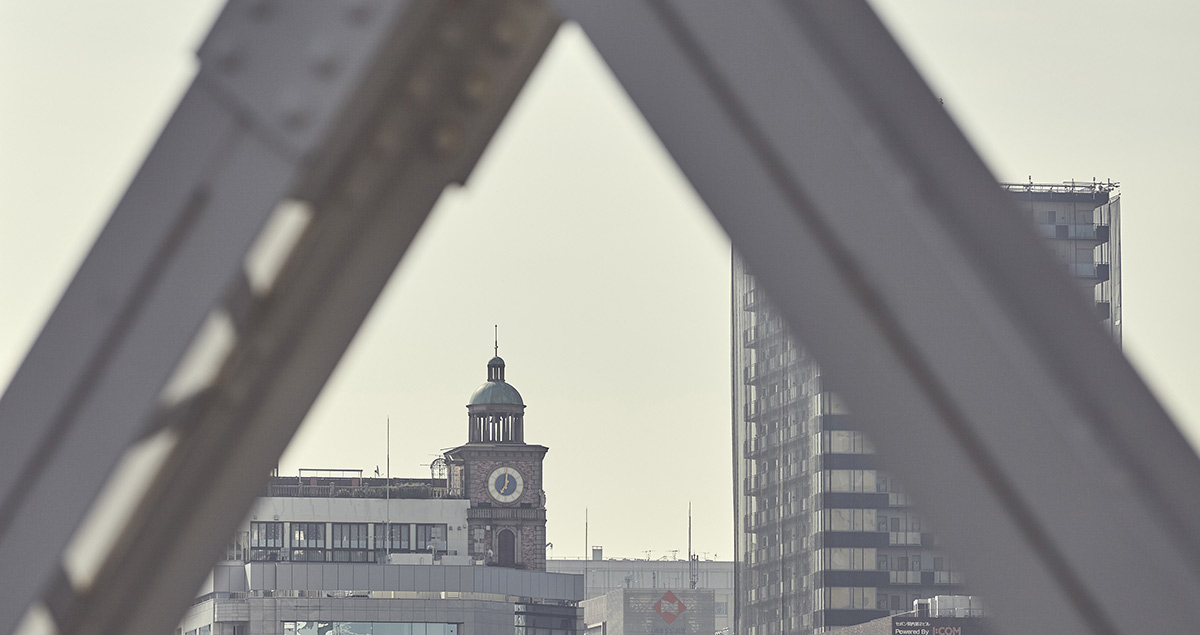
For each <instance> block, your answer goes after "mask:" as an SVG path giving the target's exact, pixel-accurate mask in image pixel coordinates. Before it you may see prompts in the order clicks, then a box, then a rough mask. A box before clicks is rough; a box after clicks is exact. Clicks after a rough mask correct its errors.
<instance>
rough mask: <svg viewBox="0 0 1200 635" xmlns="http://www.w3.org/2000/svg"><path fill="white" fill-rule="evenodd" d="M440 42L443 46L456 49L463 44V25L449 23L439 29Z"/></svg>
mask: <svg viewBox="0 0 1200 635" xmlns="http://www.w3.org/2000/svg"><path fill="white" fill-rule="evenodd" d="M437 36H438V41H439V42H441V43H442V44H444V45H446V46H449V47H451V48H455V47H458V46H461V45H462V43H463V37H464V35H463V25H462V24H459V23H457V22H449V23H446V24H443V25H441V26H440V27H438V31H437Z"/></svg>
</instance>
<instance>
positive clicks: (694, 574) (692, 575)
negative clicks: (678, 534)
mask: <svg viewBox="0 0 1200 635" xmlns="http://www.w3.org/2000/svg"><path fill="white" fill-rule="evenodd" d="M699 566H700V562H699V558H697V556H696V554H694V553H692V503H691V501H688V581H689V582H690V583H691V585H692V588H693V589H694V588H696V579H697V578H699V577H700V575H699V574H700V572H699V571H698V568H699Z"/></svg>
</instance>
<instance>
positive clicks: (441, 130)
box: [433, 124, 465, 156]
mask: <svg viewBox="0 0 1200 635" xmlns="http://www.w3.org/2000/svg"><path fill="white" fill-rule="evenodd" d="M464 136H465V135H464V134H463V129H462V127H461V126H458V125H456V124H442V125H440V126H438V127H437V128H436V129H434V131H433V149H434V150H435V151H436V152H437V153H438V154H439V155H441V156H450V155H453V154H455V153H457V152H458V151H459V150H460V149H462V146H463V142H464V141H465V139H464Z"/></svg>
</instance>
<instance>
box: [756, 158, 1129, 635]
mask: <svg viewBox="0 0 1200 635" xmlns="http://www.w3.org/2000/svg"><path fill="white" fill-rule="evenodd" d="M1004 187H1005V189H1007V190H1008V191H1010V192H1011V193H1012V194H1013V195H1014V197H1015V198H1016V199H1017V201H1018V205H1019V208H1020V209H1022V210H1024V211H1025V212H1027V213H1028V214H1029V215H1030V217H1031V218H1032V220H1033V221H1034V223H1035V225H1036V227H1037V229H1038V231H1039V232H1040V233H1041V235H1043V236H1044V237H1045V238H1047V240H1048V243H1049V244H1050V246H1051V248H1052V249H1053V250H1054V251H1055V253H1056V254H1057V255H1058V257H1059V259H1060V261H1062V263H1063V264H1064V265H1065V266H1066V268H1067V270H1068V271H1069V272H1070V273H1071V274H1072V275H1073V276H1075V277H1076V278H1077V279H1078V280H1079V284H1080V286H1081V288H1082V291H1083V293H1084V295H1085V297H1086V298H1087V299H1088V300H1089V301H1092V302H1094V303H1095V305H1096V307H1097V311H1098V313H1099V316H1100V319H1101V321H1102V323H1103V324H1104V326H1105V327H1106V328H1107V329H1108V330H1109V332H1110V333H1111V334H1112V336H1113V338H1114V339H1115V340H1116V341H1117V342H1118V343H1119V342H1120V340H1121V283H1120V264H1121V260H1120V229H1119V228H1120V199H1119V196H1118V194H1117V192H1116V191H1115V188H1116V184H1114V183H1095V182H1093V183H1086V184H1076V183H1070V184H1063V185H1043V184H1034V183H1032V182H1030V183H1027V184H1011V185H1005V186H1004ZM732 279H733V289H732V296H733V302H732V340H733V341H732V349H733V350H732V359H733V368H732V371H733V376H732V384H733V442H734V448H733V464H734V486H735V492H734V523H735V530H734V541H735V544H734V551H735V565H734V566H735V569H734V571H735V573H734V578H735V579H734V586H735V598H736V599H735V603H734V621H735V624H736V627H735V628H736V632H737V633H739V635H769V634H774V633H820V632H824V631H826V630H829V629H831V628H834V627H838V626H847V625H852V624H858V623H862V622H866V621H869V620H873V619H878V618H881V617H886V616H888V615H889V614H894V613H898V612H902V611H907V610H910V609H911V607H912V606H913V601H914V600H917V599H921V598H929V597H933V596H936V595H953V594H958V593H961V592H962V591H963V584H964V580H963V578H962V575H961V574H960V573H959V572H958V571H956V570H955V567H954V562H953V560H952V558H951V557H950V556H949V555H947V554H946V553H944V552H943V551H941V550H940V549H939V548H938V547H937V540H936V537H935V535H934V534H933V533H932V532H931V531H930V528H929V526H928V524H927V523H925V522H924V521H923V519H922V517H921V515H920V513H919V511H918V510H917V509H916V508H914V507H913V506H912V504H911V501H910V499H909V497H908V495H907V494H905V493H904V491H903V488H902V487H901V486H900V484H898V483H897V482H896V481H895V480H894V479H892V478H891V477H890V476H889V475H887V474H886V473H885V472H882V471H880V470H879V469H878V466H877V462H876V460H875V457H874V456H873V454H874V449H873V448H872V446H871V442H870V439H868V438H867V437H866V436H865V435H864V434H863V433H862V432H860V431H858V430H857V429H856V428H857V426H856V424H855V422H854V421H853V419H852V418H851V416H850V414H849V410H848V409H847V407H846V405H845V404H844V403H842V401H841V399H840V398H839V397H838V396H837V394H835V393H834V392H832V391H831V390H830V387H829V386H827V385H825V381H824V377H823V376H822V372H821V368H820V366H819V365H818V364H817V362H816V360H814V359H813V358H812V357H811V356H810V355H809V353H808V352H807V351H806V350H805V348H804V347H803V346H801V345H800V344H799V343H797V342H796V340H795V339H794V338H793V337H792V336H791V334H790V333H789V332H788V331H787V328H786V327H785V325H784V324H783V321H782V318H781V317H780V315H779V313H778V312H777V311H776V310H775V309H774V308H773V307H772V305H771V303H770V301H769V300H768V298H766V297H765V296H764V295H763V293H762V290H761V289H759V288H758V287H757V285H756V282H755V278H754V276H753V275H751V273H750V272H748V271H747V270H746V268H745V265H744V263H743V262H742V260H741V258H739V257H737V256H736V255H735V256H734V258H733V276H732Z"/></svg>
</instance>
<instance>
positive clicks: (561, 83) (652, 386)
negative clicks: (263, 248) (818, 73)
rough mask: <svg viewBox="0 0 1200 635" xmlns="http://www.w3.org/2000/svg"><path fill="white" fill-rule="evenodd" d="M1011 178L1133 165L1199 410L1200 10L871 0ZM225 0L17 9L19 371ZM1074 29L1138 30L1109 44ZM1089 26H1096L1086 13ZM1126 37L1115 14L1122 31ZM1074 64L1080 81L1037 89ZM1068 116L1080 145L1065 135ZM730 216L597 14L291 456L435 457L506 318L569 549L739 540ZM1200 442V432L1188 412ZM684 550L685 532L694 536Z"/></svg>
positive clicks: (1146, 300) (1132, 283)
mask: <svg viewBox="0 0 1200 635" xmlns="http://www.w3.org/2000/svg"><path fill="white" fill-rule="evenodd" d="M874 5H875V6H876V8H877V10H879V11H881V13H882V15H883V17H884V19H885V22H887V23H888V24H889V26H890V27H891V28H893V29H894V30H896V32H897V37H898V38H899V39H900V41H901V44H902V45H903V46H904V47H905V48H906V49H907V50H908V51H909V52H910V55H913V56H914V58H915V62H916V63H917V65H918V67H919V68H921V69H922V72H923V73H924V74H925V76H926V78H927V80H929V81H931V83H932V84H933V86H934V90H935V91H936V92H937V93H938V94H939V95H941V96H943V98H944V100H945V103H946V107H947V109H948V110H949V111H950V113H951V114H952V115H953V116H954V117H955V118H956V120H957V121H958V122H959V123H960V125H961V126H963V128H964V130H965V131H966V132H967V134H968V136H969V137H970V138H971V139H972V140H973V141H974V142H975V143H976V144H977V146H978V148H979V149H980V151H981V153H983V154H984V157H985V159H986V160H987V161H988V162H989V164H990V165H991V166H992V169H993V171H994V172H995V173H996V175H997V177H998V178H1000V179H1002V180H1007V181H1024V180H1026V179H1027V178H1028V177H1029V176H1032V178H1033V179H1034V180H1035V181H1050V182H1053V181H1059V180H1064V179H1071V178H1076V179H1079V180H1091V178H1092V177H1093V176H1094V177H1097V178H1100V179H1101V180H1103V179H1108V178H1111V179H1113V180H1118V181H1120V182H1121V184H1122V187H1121V192H1122V199H1123V201H1124V206H1125V207H1124V209H1125V218H1124V219H1123V220H1124V223H1125V224H1124V227H1123V231H1124V233H1123V240H1124V247H1123V248H1124V249H1125V255H1126V259H1127V263H1128V266H1127V268H1126V269H1125V271H1124V276H1125V282H1126V286H1125V350H1126V352H1127V354H1129V355H1130V356H1131V357H1132V359H1133V361H1134V363H1135V365H1136V366H1138V367H1139V368H1140V369H1141V370H1142V372H1143V373H1144V374H1145V375H1146V377H1147V380H1148V382H1149V383H1150V384H1151V386H1152V387H1153V388H1154V389H1155V390H1156V391H1157V392H1158V394H1159V395H1160V396H1161V397H1162V398H1163V399H1164V400H1165V402H1166V406H1167V407H1168V409H1169V410H1170V411H1172V412H1173V413H1174V414H1175V415H1176V416H1177V417H1178V418H1179V420H1181V421H1186V422H1189V423H1192V424H1195V423H1197V422H1200V395H1196V394H1194V393H1195V392H1196V391H1194V390H1192V389H1191V386H1192V384H1193V383H1194V380H1195V377H1196V376H1197V372H1196V371H1197V364H1198V363H1200V362H1198V361H1197V360H1200V332H1198V331H1197V330H1196V329H1194V328H1190V325H1189V322H1190V320H1189V318H1190V316H1192V315H1195V314H1196V312H1197V308H1198V307H1197V306H1196V304H1197V303H1198V302H1200V298H1197V297H1195V296H1194V295H1191V294H1187V293H1180V292H1179V290H1180V289H1181V288H1184V289H1185V288H1187V286H1186V285H1188V284H1189V283H1190V277H1189V274H1190V272H1191V270H1192V268H1193V267H1192V265H1191V263H1190V261H1189V260H1188V259H1187V256H1186V254H1190V252H1191V241H1190V238H1191V236H1190V235H1189V234H1190V232H1188V231H1186V230H1185V229H1184V228H1188V227H1190V226H1191V224H1192V223H1191V217H1190V215H1188V211H1189V210H1190V207H1191V201H1190V200H1189V197H1188V194H1190V192H1189V190H1190V188H1189V187H1188V186H1186V185H1185V184H1187V183H1188V182H1189V180H1188V179H1189V178H1190V177H1191V176H1192V175H1193V174H1194V173H1196V172H1197V169H1196V168H1197V166H1196V163H1197V159H1196V157H1195V152H1194V148H1195V147H1197V145H1198V142H1200V124H1198V123H1197V122H1196V121H1195V119H1194V117H1193V116H1192V115H1193V113H1195V112H1196V111H1197V108H1198V106H1200V93H1198V92H1197V90H1198V89H1197V88H1196V87H1195V86H1192V85H1191V84H1190V83H1189V82H1186V81H1181V80H1180V78H1186V77H1190V76H1192V75H1193V74H1194V71H1195V70H1197V69H1195V68H1194V67H1195V66H1196V65H1198V64H1200V51H1198V50H1197V48H1200V44H1196V43H1195V42H1194V38H1192V37H1191V36H1190V34H1189V33H1188V32H1187V31H1186V29H1187V25H1190V24H1194V23H1195V20H1196V18H1197V17H1200V16H1197V13H1198V12H1200V9H1197V8H1195V7H1191V6H1176V5H1174V4H1169V3H1165V2H1164V3H1149V4H1141V5H1138V6H1137V7H1127V6H1125V5H1120V4H1116V3H1113V4H1112V6H1110V7H1107V8H1106V7H1105V6H1100V7H1096V6H1094V5H1092V6H1091V7H1090V9H1089V11H1087V12H1086V13H1085V14H1081V13H1080V12H1078V10H1077V8H1076V7H1075V6H1073V5H1068V4H1066V3H1036V4H1035V3H1031V2H1029V3H1018V4H1015V5H1013V4H1009V5H1005V6H1003V7H980V6H960V5H958V4H955V3H951V2H948V1H943V0H938V1H933V0H928V1H922V2H912V1H909V2H897V1H895V0H886V1H884V0H881V1H880V2H876V3H874ZM217 7H218V4H217V3H214V2H204V3H185V4H184V5H179V6H176V5H170V6H160V5H157V4H155V3H149V2H144V3H136V2H129V3H125V4H121V5H114V6H107V5H106V6H98V7H79V6H75V5H67V4H66V3H62V4H61V5H60V4H59V3H55V2H48V3H39V4H37V5H28V6H15V5H8V6H4V7H0V47H4V48H3V49H2V53H3V54H2V55H0V60H2V61H0V78H2V79H4V80H5V82H6V85H7V86H9V87H10V90H11V92H10V93H8V94H9V95H10V97H9V98H8V99H6V100H4V101H3V102H0V109H2V110H0V174H3V175H4V180H3V182H4V186H3V187H2V188H0V293H3V295H4V297H6V298H8V305H9V306H8V310H6V311H5V312H4V313H3V317H2V318H0V319H2V320H3V322H2V323H0V324H2V325H3V328H2V329H0V379H2V380H3V383H4V384H7V381H8V379H9V378H10V377H11V375H12V373H13V372H14V371H15V369H16V367H17V365H18V364H19V363H20V360H21V357H22V356H23V355H24V353H25V351H26V350H27V348H28V346H29V344H30V342H31V341H32V339H33V338H34V337H35V336H36V334H37V332H38V329H39V328H40V325H41V323H42V321H43V320H44V319H45V317H46V315H48V313H49V311H50V310H51V309H52V307H53V306H54V303H55V302H56V301H57V298H58V296H59V294H60V293H61V291H62V289H63V288H64V286H65V285H66V283H67V281H68V280H69V279H70V276H71V275H72V274H73V272H74V269H75V267H76V266H77V265H78V263H79V261H80V260H81V259H82V257H83V254H84V253H85V251H86V249H87V247H88V245H90V242H91V240H92V239H93V238H94V235H95V233H96V232H97V231H98V230H99V228H100V227H101V226H102V223H103V221H104V219H105V218H106V217H107V214H108V213H109V212H110V211H111V209H112V207H113V206H114V204H115V202H116V199H117V197H118V196H119V195H120V193H121V192H122V191H123V190H124V187H125V184H126V183H127V181H128V179H129V177H130V175H131V174H132V171H133V170H135V169H136V168H137V166H138V165H139V164H140V163H141V160H142V158H143V157H144V155H145V151H146V148H147V147H148V144H150V143H152V142H153V140H154V138H155V137H156V136H157V134H158V130H159V129H160V127H161V123H162V121H163V120H164V118H165V117H166V116H168V115H169V113H170V112H171V111H172V109H173V107H174V104H175V102H176V100H177V99H178V95H179V93H180V92H181V91H182V89H183V88H184V87H185V86H186V85H187V83H188V82H189V81H190V78H191V73H192V72H193V71H194V65H195V61H194V56H193V54H192V51H193V50H194V49H195V48H196V47H197V46H198V44H199V42H200V40H201V38H202V37H203V35H204V34H205V33H206V32H207V29H208V25H209V24H210V23H211V20H212V18H213V17H214V16H215V11H216V8H217ZM1064 21H1070V22H1073V23H1075V24H1076V25H1077V26H1079V27H1080V28H1078V29H1074V30H1073V32H1075V33H1080V34H1088V36H1089V37H1091V38H1094V37H1096V35H1097V34H1100V35H1101V36H1103V34H1104V33H1108V32H1111V33H1114V34H1115V33H1116V32H1118V31H1119V32H1120V34H1121V37H1120V39H1116V38H1111V39H1110V40H1109V41H1107V45H1106V46H1095V45H1094V42H1095V40H1094V39H1093V40H1090V41H1087V42H1084V41H1077V40H1073V39H1071V38H1072V37H1074V35H1072V34H1067V35H1065V36H1064V34H1063V33H1062V32H1061V31H1058V30H1057V29H1056V28H1055V25H1056V24H1058V23H1061V22H1064ZM1081 37H1082V36H1081ZM1102 39H1103V38H1102ZM1046 82H1059V83H1061V84H1062V88H1063V89H1062V90H1058V91H1056V93H1058V94H1061V95H1064V97H1062V99H1061V100H1056V101H1054V102H1048V101H1045V100H1032V99H1029V98H1026V97H1024V95H1028V94H1032V93H1034V92H1038V91H1039V90H1040V88H1039V87H1040V86H1042V85H1044V84H1045V83H1046ZM1050 138H1054V139H1056V140H1059V141H1060V142H1058V143H1053V144H1048V143H1046V140H1047V139H1050ZM729 258H730V251H729V245H728V242H727V240H726V239H725V237H724V235H723V233H722V232H721V231H720V230H719V228H717V227H716V225H715V223H714V222H713V221H712V220H711V218H710V217H709V216H708V215H707V214H706V213H705V211H704V209H703V205H702V204H701V203H700V201H699V200H698V199H697V198H696V196H695V194H694V192H693V191H692V190H691V188H690V186H689V185H688V184H687V183H686V182H685V181H684V180H683V179H682V178H681V177H680V175H679V173H678V171H677V170H676V169H675V168H674V167H673V165H672V164H671V161H670V159H669V157H667V156H666V154H665V153H664V152H663V151H662V149H661V147H660V146H659V145H658V144H657V141H656V140H654V139H653V136H652V135H651V134H650V132H649V131H648V129H647V128H646V126H645V124H644V122H643V121H642V120H641V119H640V117H639V116H638V115H637V113H636V111H635V110H634V109H633V108H632V106H631V105H630V104H629V103H628V100H627V99H626V98H625V97H624V95H623V94H622V93H621V91H620V90H619V88H618V87H617V85H616V83H615V81H614V80H613V78H612V77H611V75H610V74H609V73H608V72H607V71H606V69H604V67H603V63H602V62H601V61H600V60H599V58H598V57H597V56H596V54H595V53H594V51H592V50H591V49H590V47H589V46H588V45H587V43H586V39H585V38H584V37H583V36H582V34H581V33H580V32H579V30H578V29H576V28H574V27H570V26H568V27H566V28H564V30H563V31H562V33H560V36H559V38H558V39H557V40H556V41H555V43H554V44H553V45H552V46H551V49H550V51H549V52H548V54H547V57H546V59H545V60H544V61H543V64H542V66H541V67H540V68H539V69H538V71H537V72H536V73H535V75H534V77H533V78H532V80H531V81H530V84H529V86H528V87H527V90H526V91H525V93H524V94H523V95H522V97H521V99H520V100H519V101H518V103H517V105H516V107H515V108H514V110H513V112H512V113H511V115H510V117H509V120H508V121H506V123H505V125H504V126H503V127H502V129H501V131H500V133H499V134H498V135H497V138H496V139H495V142H494V143H493V145H492V147H491V148H489V150H488V152H487V153H486V154H485V156H484V157H483V159H482V161H481V163H480V165H479V166H478V168H477V170H476V172H475V174H474V175H473V176H472V178H471V180H470V181H469V182H468V184H467V186H466V187H465V188H462V189H459V190H456V191H451V192H447V194H446V196H444V197H443V200H442V201H441V202H440V203H439V205H438V207H437V208H436V209H435V211H434V214H433V216H432V217H431V219H430V221H429V223H428V224H427V226H426V227H425V228H424V229H423V230H422V233H421V234H420V235H419V236H418V239H417V241H416V243H415V244H414V245H413V247H412V248H411V250H410V253H409V254H408V256H406V259H405V261H404V263H402V265H401V267H400V269H399V270H398V272H397V274H396V275H395V276H394V278H393V281H392V283H391V284H390V286H389V287H388V289H387V290H386V291H385V293H384V295H383V296H382V297H381V299H380V302H379V303H378V305H377V307H376V310H375V311H374V312H373V313H372V315H371V316H370V317H369V318H368V321H367V323H366V324H365V325H364V327H363V330H362V332H360V334H359V337H358V338H357V339H356V340H355V342H354V344H353V345H352V347H351V349H350V350H349V351H348V353H347V355H346V357H345V359H344V360H343V363H342V364H341V366H340V367H339V369H338V371H337V372H336V373H335V375H334V377H333V378H332V380H331V381H330V384H329V386H327V388H326V390H325V392H324V393H323V395H322V396H321V398H320V399H319V400H318V402H317V404H316V405H315V407H314V409H313V411H312V412H311V413H310V416H309V417H308V420H307V422H306V423H305V426H304V428H303V429H302V431H301V433H300V435H299V436H298V437H297V439H296V441H295V443H294V444H293V446H292V447H291V448H290V449H289V451H288V452H287V454H285V456H284V457H283V459H282V461H281V463H280V470H281V473H284V474H294V473H295V472H296V471H297V470H298V469H299V468H301V467H306V468H315V467H328V468H355V469H362V470H363V471H364V472H367V473H371V472H373V470H374V468H375V466H377V465H378V466H379V467H380V468H381V469H382V468H383V466H384V463H385V461H386V457H387V453H386V451H385V448H384V439H385V436H386V425H387V421H388V419H389V418H390V419H391V422H392V426H393V428H392V448H391V456H392V473H393V475H395V476H405V475H411V476H420V475H422V474H424V473H426V472H425V470H427V469H428V468H427V467H425V466H426V465H427V464H428V463H429V462H430V461H431V460H432V459H433V458H435V457H436V456H438V455H439V454H440V452H441V450H442V449H444V448H448V447H452V446H455V445H459V444H461V443H463V442H464V441H465V440H466V433H467V428H466V408H465V405H466V403H467V399H468V397H469V396H470V394H471V391H473V390H474V389H475V388H476V387H477V386H478V385H479V384H481V383H482V382H483V381H484V380H485V378H486V374H485V364H486V363H487V360H488V359H489V358H490V357H491V356H492V353H493V350H492V346H493V325H494V324H499V328H500V334H499V345H500V351H499V352H500V355H501V357H503V358H504V359H505V361H506V362H507V364H508V380H509V381H510V383H512V384H513V385H514V386H515V387H516V388H517V389H518V390H520V391H521V394H522V396H523V397H524V398H525V401H526V403H527V404H528V406H529V408H528V410H527V417H526V438H527V440H528V441H529V442H530V443H538V444H542V445H546V446H549V448H550V452H549V454H548V455H547V457H546V479H547V491H548V508H549V521H548V540H549V542H551V543H553V544H554V545H555V548H554V549H552V550H551V551H550V553H549V555H550V556H552V557H583V556H584V555H585V554H586V553H587V550H586V545H584V515H585V509H587V510H589V511H588V520H589V528H588V541H589V542H590V543H592V544H595V545H604V547H605V553H606V555H609V556H613V557H644V556H645V553H646V551H647V550H650V552H651V554H653V555H652V557H660V556H662V555H666V554H669V553H670V552H671V551H673V550H675V551H678V553H680V554H682V553H685V552H686V547H687V510H688V504H689V502H690V503H691V504H692V508H693V512H694V516H695V523H694V529H693V538H694V544H695V550H696V551H697V552H699V553H702V554H707V555H712V556H714V557H715V556H719V557H721V558H724V559H728V558H731V557H732V555H733V554H732V514H731V510H730V506H731V505H730V499H731V491H732V484H731V483H730V480H729V465H730V448H729V442H730V441H729V425H730V405H729V403H730V401H729V398H730V394H729V392H730V382H729V368H730V366H729V364H730V361H729V332H730V326H729V323H728V316H729V271H730V261H729ZM1187 431H1188V433H1189V434H1190V436H1191V438H1192V439H1193V440H1194V439H1195V438H1196V437H1197V435H1196V428H1195V427H1194V425H1193V426H1192V427H1189V428H1187ZM680 557H682V555H681V556H680Z"/></svg>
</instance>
